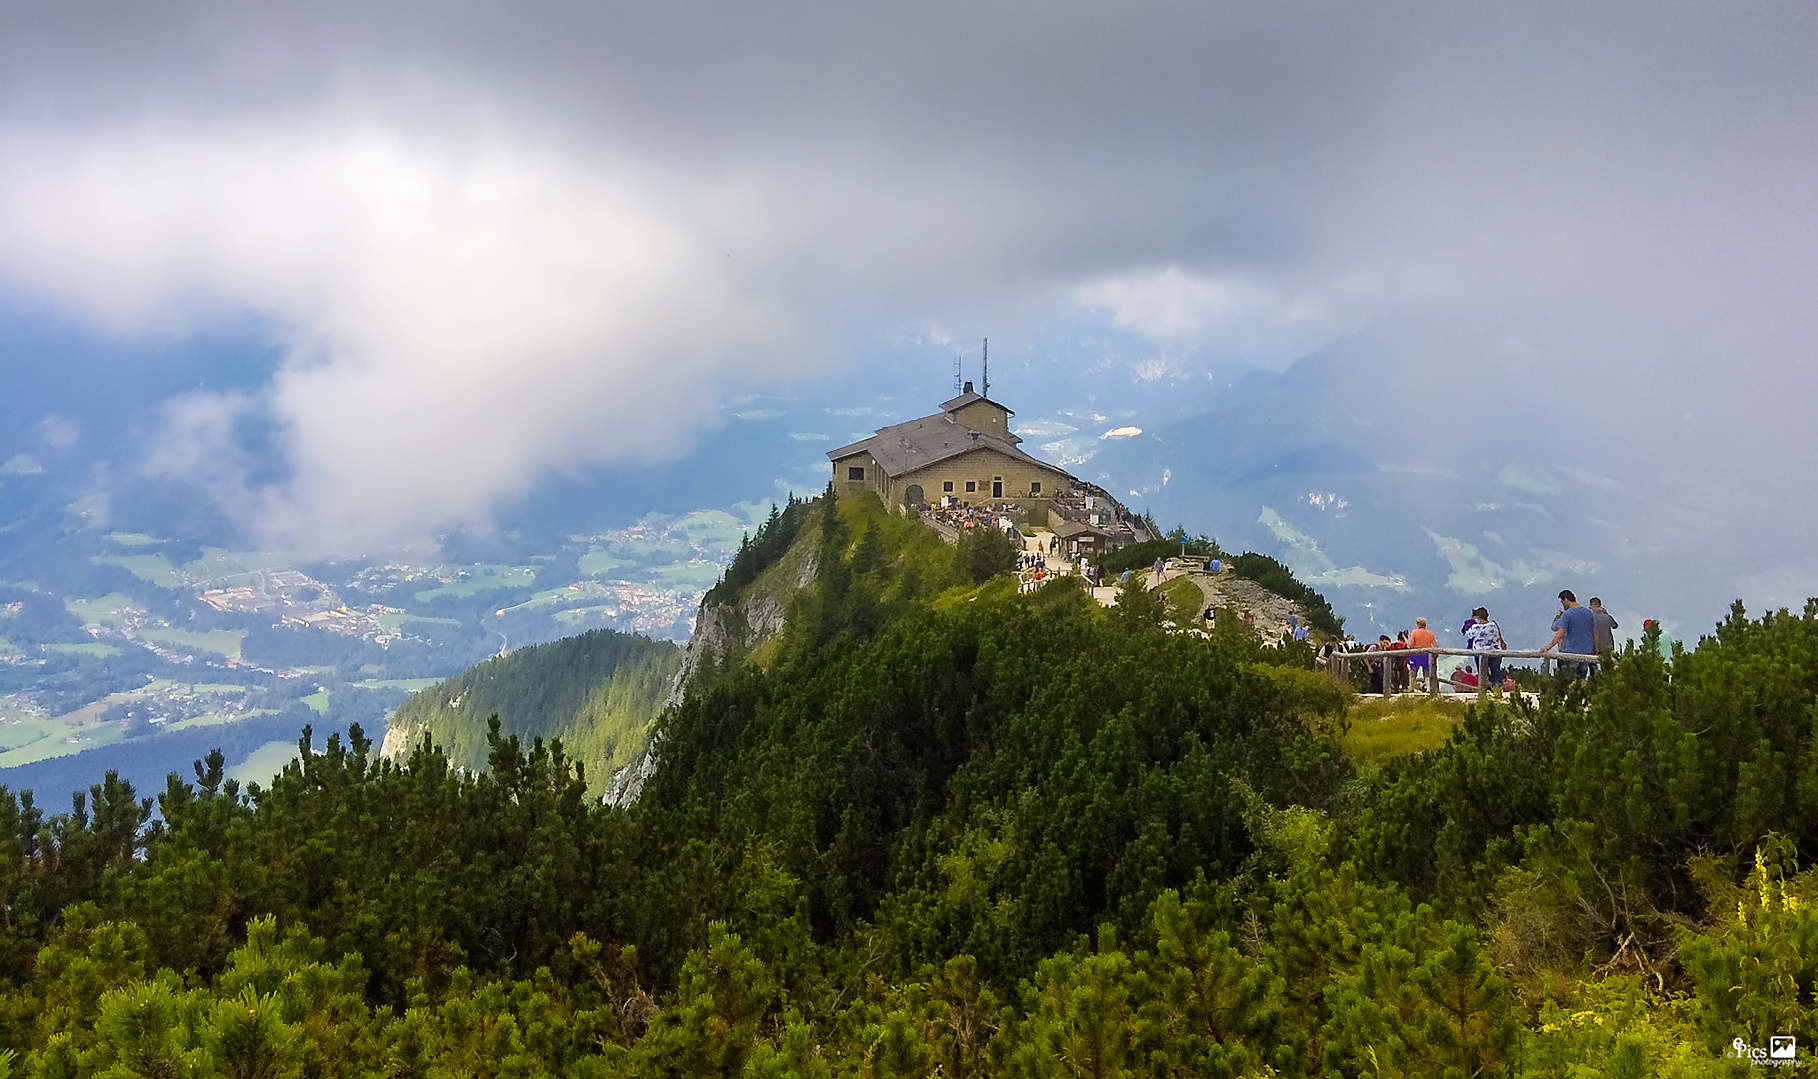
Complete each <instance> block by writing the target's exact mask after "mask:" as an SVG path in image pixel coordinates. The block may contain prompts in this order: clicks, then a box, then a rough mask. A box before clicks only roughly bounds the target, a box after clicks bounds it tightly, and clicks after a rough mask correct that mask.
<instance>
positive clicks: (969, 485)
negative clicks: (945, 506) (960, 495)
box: [966, 480, 978, 494]
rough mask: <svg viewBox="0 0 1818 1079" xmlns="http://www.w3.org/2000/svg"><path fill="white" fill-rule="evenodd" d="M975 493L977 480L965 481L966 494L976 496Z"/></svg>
mask: <svg viewBox="0 0 1818 1079" xmlns="http://www.w3.org/2000/svg"><path fill="white" fill-rule="evenodd" d="M977 492H978V481H977V480H967V481H966V493H967V494H976V493H977Z"/></svg>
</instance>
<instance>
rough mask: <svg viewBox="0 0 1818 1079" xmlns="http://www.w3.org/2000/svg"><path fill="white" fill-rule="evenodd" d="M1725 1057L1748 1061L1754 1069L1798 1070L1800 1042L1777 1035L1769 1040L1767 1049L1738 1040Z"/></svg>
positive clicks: (1725, 1051) (1734, 1041)
mask: <svg viewBox="0 0 1818 1079" xmlns="http://www.w3.org/2000/svg"><path fill="white" fill-rule="evenodd" d="M1723 1055H1724V1056H1726V1057H1728V1058H1729V1059H1731V1060H1746V1061H1748V1062H1749V1066H1750V1067H1754V1068H1797V1067H1798V1066H1799V1060H1798V1042H1797V1040H1796V1039H1795V1038H1794V1037H1793V1035H1791V1034H1776V1035H1774V1036H1773V1037H1771V1038H1769V1039H1768V1043H1767V1048H1765V1049H1764V1048H1762V1047H1761V1046H1759V1045H1750V1044H1749V1043H1748V1042H1745V1041H1743V1040H1742V1039H1741V1038H1737V1039H1735V1040H1733V1041H1731V1042H1730V1047H1729V1048H1728V1049H1725V1050H1724V1051H1723Z"/></svg>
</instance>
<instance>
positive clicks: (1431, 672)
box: [1323, 645, 1597, 697]
mask: <svg viewBox="0 0 1818 1079" xmlns="http://www.w3.org/2000/svg"><path fill="white" fill-rule="evenodd" d="M1411 656H1429V657H1431V662H1429V663H1428V664H1427V665H1426V666H1427V695H1428V696H1430V697H1437V696H1438V695H1439V685H1440V677H1439V657H1440V656H1474V657H1476V658H1477V660H1478V662H1477V668H1478V669H1477V671H1476V672H1475V673H1476V674H1477V690H1478V692H1483V691H1486V690H1491V689H1496V688H1498V687H1496V686H1492V685H1490V684H1489V678H1488V676H1487V675H1486V674H1485V672H1484V670H1483V666H1484V664H1483V662H1482V661H1483V660H1485V659H1491V658H1501V659H1537V660H1540V673H1541V674H1543V675H1546V674H1551V673H1552V667H1553V661H1554V660H1559V661H1560V662H1562V663H1591V664H1595V663H1596V662H1597V657H1596V656H1589V655H1584V654H1582V653H1579V652H1543V651H1539V650H1535V651H1525V652H1524V651H1520V650H1517V649H1513V648H1483V649H1477V648H1447V647H1445V646H1443V645H1428V646H1427V647H1424V648H1384V649H1378V650H1377V651H1374V652H1334V653H1332V654H1331V655H1330V656H1328V657H1326V658H1325V659H1324V661H1323V662H1324V663H1325V665H1326V670H1327V671H1328V672H1330V673H1331V675H1332V676H1333V677H1334V678H1337V679H1338V680H1339V681H1341V682H1346V683H1348V682H1350V680H1351V664H1352V662H1354V661H1361V662H1364V663H1382V664H1383V665H1384V666H1383V672H1382V695H1383V696H1385V697H1389V696H1393V695H1394V690H1393V688H1392V685H1393V682H1394V679H1393V677H1391V675H1392V671H1393V668H1391V667H1390V666H1389V664H1391V663H1393V662H1394V661H1396V660H1398V659H1399V660H1404V661H1405V660H1407V659H1408V658H1409V657H1411ZM1466 688H1468V687H1466Z"/></svg>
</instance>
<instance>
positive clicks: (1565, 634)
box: [1541, 588, 1597, 678]
mask: <svg viewBox="0 0 1818 1079" xmlns="http://www.w3.org/2000/svg"><path fill="white" fill-rule="evenodd" d="M1559 602H1560V603H1561V604H1563V605H1564V606H1563V608H1562V609H1561V610H1560V612H1559V617H1558V618H1556V619H1554V620H1553V625H1554V626H1555V629H1554V630H1553V639H1552V640H1551V641H1548V642H1547V646H1546V647H1545V648H1542V649H1541V651H1542V652H1551V651H1552V650H1553V649H1555V648H1559V649H1560V651H1562V652H1576V653H1578V654H1579V655H1581V656H1588V655H1595V654H1596V652H1597V620H1596V619H1595V618H1594V617H1592V615H1591V612H1590V609H1589V608H1587V607H1580V606H1579V605H1578V597H1577V596H1575V595H1573V594H1572V590H1571V589H1570V588H1567V589H1564V590H1562V591H1561V592H1560V593H1559ZM1562 645H1563V647H1561V646H1562ZM1572 667H1573V668H1575V669H1576V673H1577V675H1578V677H1580V678H1589V677H1591V675H1592V673H1593V668H1592V665H1591V664H1590V663H1587V662H1585V661H1583V660H1578V661H1575V662H1573V663H1572Z"/></svg>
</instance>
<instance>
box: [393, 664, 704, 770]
mask: <svg viewBox="0 0 1818 1079" xmlns="http://www.w3.org/2000/svg"><path fill="white" fill-rule="evenodd" d="M681 657H682V650H681V649H680V648H677V647H676V646H675V645H673V644H671V643H669V642H668V641H653V640H651V639H649V638H648V637H640V636H637V635H636V634H631V633H619V632H617V631H614V630H609V629H601V630H594V631H593V632H591V633H583V634H581V635H580V636H578V637H565V638H563V639H561V640H559V641H551V642H549V643H548V644H539V645H535V646H532V647H530V648H523V649H519V650H518V651H516V652H512V653H510V654H509V655H504V656H498V657H495V658H493V659H489V660H487V661H486V662H484V663H482V664H480V665H479V666H477V667H474V668H472V669H471V670H469V671H467V672H466V673H465V674H461V675H459V676H457V677H454V678H450V679H448V680H447V681H445V682H443V683H441V684H439V685H436V686H432V687H431V688H429V689H426V690H424V691H423V692H421V693H418V694H417V695H416V696H414V697H411V698H410V699H409V700H407V701H405V702H404V703H403V704H402V705H400V706H399V708H398V711H397V714H396V715H395V716H393V718H392V721H391V727H390V729H389V730H388V731H387V733H386V737H385V746H384V752H385V754H386V755H387V756H391V757H393V758H400V757H405V756H408V755H409V754H410V752H411V751H412V750H414V749H415V748H416V746H417V745H418V744H420V743H421V742H422V740H423V739H424V738H425V737H428V738H430V739H431V740H432V741H434V742H435V744H436V745H438V746H440V747H442V750H443V751H444V752H445V753H446V754H447V755H448V759H449V761H450V762H451V763H453V764H454V765H456V766H458V767H462V768H470V769H480V768H484V767H485V766H486V761H487V752H488V747H487V720H488V719H489V718H490V717H491V716H493V715H495V714H496V715H497V716H498V717H499V722H500V726H501V728H502V729H503V730H504V731H505V732H506V733H507V734H509V735H516V736H518V737H519V738H521V739H523V740H525V741H529V740H531V739H534V738H539V737H540V738H543V739H545V740H552V739H556V738H560V739H561V740H562V745H563V747H564V749H565V750H566V752H567V753H568V755H569V757H570V758H571V759H573V760H576V761H580V762H582V763H583V764H584V765H585V766H586V776H587V780H588V784H589V789H590V791H591V792H592V793H593V794H595V795H597V794H599V793H600V791H602V790H603V789H604V788H605V784H606V780H607V779H608V777H610V776H611V774H612V772H613V770H614V769H616V768H619V767H622V766H623V765H624V764H625V763H626V762H627V761H629V760H630V759H631V758H632V757H633V756H635V755H636V754H637V753H638V752H639V751H640V750H642V749H643V748H644V746H645V744H646V743H647V742H648V741H649V737H650V727H651V724H652V723H653V722H654V721H655V720H656V717H657V714H658V712H659V711H660V709H661V707H662V704H663V701H664V700H665V698H667V696H668V695H669V690H670V685H671V683H672V682H673V681H674V679H675V674H676V670H677V669H678V668H679V667H680V665H681Z"/></svg>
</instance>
